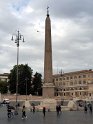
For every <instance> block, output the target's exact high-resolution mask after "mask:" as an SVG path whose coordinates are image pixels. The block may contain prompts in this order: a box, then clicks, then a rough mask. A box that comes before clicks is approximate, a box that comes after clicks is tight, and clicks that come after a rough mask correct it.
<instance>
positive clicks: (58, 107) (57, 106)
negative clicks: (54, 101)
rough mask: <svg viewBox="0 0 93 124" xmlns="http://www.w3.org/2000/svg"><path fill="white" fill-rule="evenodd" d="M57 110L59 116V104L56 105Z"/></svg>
mask: <svg viewBox="0 0 93 124" xmlns="http://www.w3.org/2000/svg"><path fill="white" fill-rule="evenodd" d="M56 112H57V116H58V115H59V106H58V105H57V106H56Z"/></svg>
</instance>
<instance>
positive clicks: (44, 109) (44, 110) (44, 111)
mask: <svg viewBox="0 0 93 124" xmlns="http://www.w3.org/2000/svg"><path fill="white" fill-rule="evenodd" d="M45 113H46V108H45V107H43V115H44V117H45Z"/></svg>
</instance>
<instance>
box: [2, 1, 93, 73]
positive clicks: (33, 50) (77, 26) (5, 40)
mask: <svg viewBox="0 0 93 124" xmlns="http://www.w3.org/2000/svg"><path fill="white" fill-rule="evenodd" d="M47 6H49V14H50V19H51V35H52V60H53V74H58V73H61V70H62V71H63V72H64V73H66V72H73V71H78V70H86V69H93V0H0V73H1V74H2V73H9V72H10V70H11V69H12V68H13V66H14V65H16V63H17V45H16V43H15V39H16V35H17V31H18V30H19V31H20V34H21V35H23V36H24V40H25V42H22V41H21V40H20V42H19V64H28V66H30V67H31V68H32V69H33V74H34V73H35V72H38V73H41V74H42V75H43V73H44V43H45V19H46V14H47ZM12 35H13V36H14V41H12V40H11V37H12Z"/></svg>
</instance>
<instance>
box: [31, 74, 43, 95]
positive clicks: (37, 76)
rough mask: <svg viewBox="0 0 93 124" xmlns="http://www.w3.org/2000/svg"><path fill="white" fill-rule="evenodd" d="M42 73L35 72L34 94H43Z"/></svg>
mask: <svg viewBox="0 0 93 124" xmlns="http://www.w3.org/2000/svg"><path fill="white" fill-rule="evenodd" d="M41 77H42V75H41V74H40V73H37V72H36V73H35V75H34V78H33V82H32V88H33V93H32V94H34V95H42V79H41Z"/></svg>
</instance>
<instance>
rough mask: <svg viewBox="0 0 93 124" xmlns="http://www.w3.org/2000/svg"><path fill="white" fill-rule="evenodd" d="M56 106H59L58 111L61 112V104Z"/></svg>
mask: <svg viewBox="0 0 93 124" xmlns="http://www.w3.org/2000/svg"><path fill="white" fill-rule="evenodd" d="M58 108H59V113H60V114H61V105H59V106H58Z"/></svg>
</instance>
